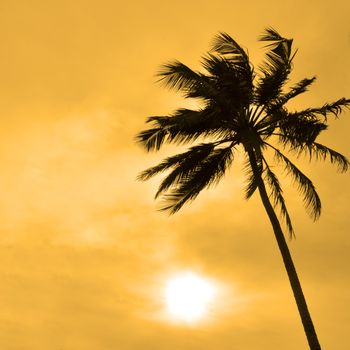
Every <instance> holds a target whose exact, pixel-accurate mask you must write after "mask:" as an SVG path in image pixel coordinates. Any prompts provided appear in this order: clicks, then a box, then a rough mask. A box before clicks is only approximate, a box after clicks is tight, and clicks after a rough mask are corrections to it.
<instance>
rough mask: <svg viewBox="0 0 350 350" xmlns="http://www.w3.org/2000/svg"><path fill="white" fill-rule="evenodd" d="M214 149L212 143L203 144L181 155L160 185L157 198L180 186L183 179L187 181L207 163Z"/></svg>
mask: <svg viewBox="0 0 350 350" xmlns="http://www.w3.org/2000/svg"><path fill="white" fill-rule="evenodd" d="M214 147H215V146H214V145H213V144H210V143H209V144H201V145H199V146H194V147H192V148H191V149H190V150H189V151H187V152H185V153H182V154H181V155H180V160H179V161H178V162H177V163H175V164H173V166H172V167H173V170H172V171H171V172H170V174H168V175H167V176H166V177H165V178H164V179H163V181H162V182H161V183H160V185H159V187H158V191H157V193H156V195H155V198H157V197H159V195H161V194H163V193H164V192H166V191H167V190H168V189H169V188H170V187H171V186H173V185H176V184H178V183H179V182H181V181H182V180H183V179H187V178H188V177H189V176H191V174H192V173H194V172H196V170H197V168H198V167H200V166H201V164H202V162H203V161H205V160H206V159H207V158H208V157H209V156H210V154H211V153H212V152H213V151H214ZM175 157H177V156H175ZM168 161H169V160H168Z"/></svg>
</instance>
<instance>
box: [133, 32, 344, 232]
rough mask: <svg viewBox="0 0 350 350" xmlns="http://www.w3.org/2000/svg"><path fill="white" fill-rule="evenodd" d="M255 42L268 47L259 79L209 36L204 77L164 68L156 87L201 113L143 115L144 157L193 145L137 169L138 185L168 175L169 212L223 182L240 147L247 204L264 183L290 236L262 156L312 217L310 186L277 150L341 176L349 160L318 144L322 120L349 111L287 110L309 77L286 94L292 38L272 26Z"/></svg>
mask: <svg viewBox="0 0 350 350" xmlns="http://www.w3.org/2000/svg"><path fill="white" fill-rule="evenodd" d="M259 40H260V41H263V42H266V43H267V45H266V47H267V52H266V56H265V60H264V62H263V64H262V65H261V66H260V67H259V69H258V70H257V73H255V70H254V68H253V65H252V64H251V63H250V61H249V57H248V54H247V53H246V51H245V50H244V49H243V48H242V47H241V46H240V45H239V44H238V43H237V42H236V41H235V40H234V39H232V38H231V37H230V36H229V35H228V34H226V33H220V34H218V35H217V36H216V37H215V39H214V41H213V44H212V48H211V50H210V52H209V53H208V54H207V55H206V56H204V57H203V60H202V65H203V67H204V69H205V71H206V72H205V73H202V72H197V71H194V70H191V69H190V68H189V67H187V66H186V65H184V64H183V63H181V62H179V61H174V62H172V63H168V64H165V65H163V66H162V69H161V70H160V72H159V77H160V81H161V82H163V83H164V84H165V85H166V86H168V87H170V88H172V89H175V90H179V91H181V92H183V93H184V96H185V98H195V99H199V100H200V101H201V102H202V104H201V106H202V107H201V108H199V109H196V110H192V109H187V108H180V109H178V110H176V111H175V112H174V113H173V114H172V115H168V116H152V117H149V118H148V120H147V122H148V123H151V125H152V127H151V128H149V129H147V130H144V131H142V132H141V133H139V134H138V135H137V140H138V141H139V142H140V143H141V144H142V145H143V146H144V147H145V148H146V150H147V151H158V150H159V149H160V148H161V146H162V145H163V144H165V143H176V144H187V143H193V142H196V144H195V145H193V146H192V147H190V148H189V149H188V150H187V151H186V152H184V153H182V154H178V155H175V156H172V157H169V158H166V159H165V160H163V161H162V162H161V163H160V164H158V165H157V166H154V167H151V168H149V169H147V170H145V171H143V172H142V173H141V174H140V175H139V179H140V180H147V179H149V178H151V177H152V176H154V175H156V174H158V173H161V172H164V171H169V173H168V174H167V176H166V177H165V178H164V179H163V181H162V182H161V184H160V186H159V189H158V192H157V193H156V197H158V196H159V195H162V196H163V198H164V199H165V205H164V206H163V208H162V209H163V210H168V211H170V213H175V212H177V211H178V210H179V209H180V208H181V207H182V206H183V205H184V204H185V203H186V202H189V201H191V200H194V199H195V198H196V197H197V195H198V194H199V193H200V192H201V190H202V189H204V188H206V187H209V186H211V185H213V184H216V183H217V182H218V181H219V180H220V179H221V178H222V176H223V175H224V174H225V172H226V171H227V170H228V169H229V167H230V165H231V163H232V162H233V160H234V155H235V150H236V149H237V147H239V146H240V145H241V146H243V149H244V151H245V152H244V153H245V154H246V157H247V165H246V170H247V175H248V182H247V187H246V198H250V197H251V196H252V195H253V193H254V192H255V190H256V189H257V188H258V182H259V178H260V179H261V178H262V179H263V181H264V184H265V185H267V187H268V188H269V189H270V198H272V199H273V205H274V207H279V209H280V212H281V215H282V217H283V218H284V220H285V223H286V225H287V228H288V231H289V233H290V234H293V227H292V223H291V220H290V217H289V214H288V211H287V208H286V205H285V201H284V198H283V193H282V189H281V186H280V182H279V180H278V178H277V176H276V175H275V173H274V172H273V171H272V168H271V165H270V164H269V162H268V161H267V157H266V156H265V154H266V151H267V150H268V149H270V150H271V151H272V152H273V153H274V156H275V157H274V159H275V161H277V162H278V163H281V164H282V165H283V166H284V167H285V169H286V170H287V172H288V173H289V174H290V175H291V176H292V177H293V179H294V180H295V181H296V182H297V184H298V188H299V190H300V192H301V194H302V196H303V199H304V204H305V207H306V209H307V210H308V212H309V213H310V215H311V216H312V218H313V219H317V218H318V217H319V215H320V212H321V202H320V198H319V196H318V194H317V192H316V190H315V186H314V185H313V183H312V181H311V180H310V179H309V178H308V177H307V176H306V175H305V174H304V173H303V172H301V171H300V170H299V169H298V167H297V166H296V165H295V164H294V163H293V162H292V161H291V160H290V159H289V158H288V157H287V156H286V155H285V154H284V153H283V151H284V150H288V151H291V152H294V153H296V154H297V155H300V154H301V153H304V152H305V153H307V154H308V155H309V157H310V159H313V158H315V159H320V158H321V159H329V160H330V161H331V162H332V163H335V164H336V165H337V166H338V169H339V170H340V171H341V172H344V171H346V170H347V169H348V165H349V163H348V161H347V159H346V158H345V157H344V156H343V155H341V154H340V153H338V152H336V151H334V150H332V149H330V148H329V147H326V146H325V145H322V144H320V143H318V142H316V139H317V137H318V136H319V135H320V133H321V132H322V131H323V130H325V129H326V128H327V117H328V116H329V115H334V116H336V117H337V116H338V115H339V113H340V112H341V111H342V109H343V108H344V107H349V106H350V99H346V98H341V99H339V100H337V101H335V102H333V103H326V104H324V105H323V106H321V107H317V108H307V109H304V110H301V111H293V112H291V111H289V110H288V109H287V107H286V104H287V103H288V101H289V100H291V99H292V98H294V97H296V96H298V95H299V94H301V93H303V92H305V91H306V90H307V88H308V87H309V86H310V85H311V84H312V83H313V82H314V81H315V77H312V78H306V79H303V80H301V81H300V82H298V83H297V84H295V85H294V86H292V87H289V88H288V89H284V87H285V85H286V83H287V82H288V77H289V74H290V72H291V69H292V61H293V58H294V56H295V54H296V50H293V48H292V43H293V40H292V39H286V38H283V37H282V36H281V35H280V34H278V33H277V31H276V30H274V29H272V28H267V29H266V30H265V32H264V33H263V35H262V36H261V37H260V38H259ZM271 141H272V142H271ZM281 146H282V147H281Z"/></svg>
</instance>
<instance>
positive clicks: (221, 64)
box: [202, 53, 253, 109]
mask: <svg viewBox="0 0 350 350" xmlns="http://www.w3.org/2000/svg"><path fill="white" fill-rule="evenodd" d="M202 66H203V68H204V69H205V70H206V71H207V72H208V73H209V74H210V75H211V79H212V80H213V81H215V88H216V90H217V91H218V92H219V93H218V94H217V95H216V96H215V97H214V99H215V101H216V102H217V103H218V104H220V105H222V106H225V107H229V108H232V107H233V108H234V109H239V108H240V107H241V106H248V105H249V103H250V102H251V99H252V94H253V84H252V78H251V76H247V75H246V74H242V72H241V70H237V68H236V67H235V65H233V64H232V62H230V61H229V60H228V59H227V58H226V57H223V56H217V55H213V54H211V53H208V54H207V55H205V56H203V57H202Z"/></svg>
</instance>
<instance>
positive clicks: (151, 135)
mask: <svg viewBox="0 0 350 350" xmlns="http://www.w3.org/2000/svg"><path fill="white" fill-rule="evenodd" d="M225 118H227V119H225ZM147 123H151V124H152V126H153V127H152V128H150V129H147V130H144V131H142V132H140V133H139V134H138V135H137V136H136V140H137V141H138V142H139V143H140V144H141V145H142V146H143V147H145V148H146V150H147V151H158V150H159V149H160V148H161V146H162V145H163V144H164V143H176V144H184V143H188V142H191V141H194V140H196V139H198V138H199V137H207V136H211V137H214V138H221V139H222V138H225V139H226V138H230V137H232V136H233V135H234V129H235V122H234V120H232V118H228V115H226V114H223V113H222V111H221V110H220V109H218V108H217V107H215V106H213V105H210V106H207V107H206V108H205V109H202V110H192V109H187V108H180V109H178V110H177V111H175V112H174V113H173V115H171V116H152V117H149V118H148V119H147Z"/></svg>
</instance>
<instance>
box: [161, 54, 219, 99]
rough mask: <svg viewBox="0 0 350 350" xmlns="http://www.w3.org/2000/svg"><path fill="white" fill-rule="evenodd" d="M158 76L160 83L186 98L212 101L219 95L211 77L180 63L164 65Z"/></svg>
mask: <svg viewBox="0 0 350 350" xmlns="http://www.w3.org/2000/svg"><path fill="white" fill-rule="evenodd" d="M157 75H158V76H159V77H160V78H159V80H158V81H159V82H161V83H163V84H164V85H165V86H166V87H168V88H170V89H175V90H177V91H183V92H184V96H185V97H201V98H204V99H210V98H212V97H213V96H216V95H217V91H216V90H215V86H214V85H213V84H212V83H211V81H210V79H209V77H207V76H205V75H204V74H202V73H199V72H196V71H194V70H192V69H191V68H189V67H188V66H186V65H185V64H183V63H181V62H179V61H174V62H170V63H166V64H164V65H163V66H161V69H160V71H159V72H158V74H157Z"/></svg>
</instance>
